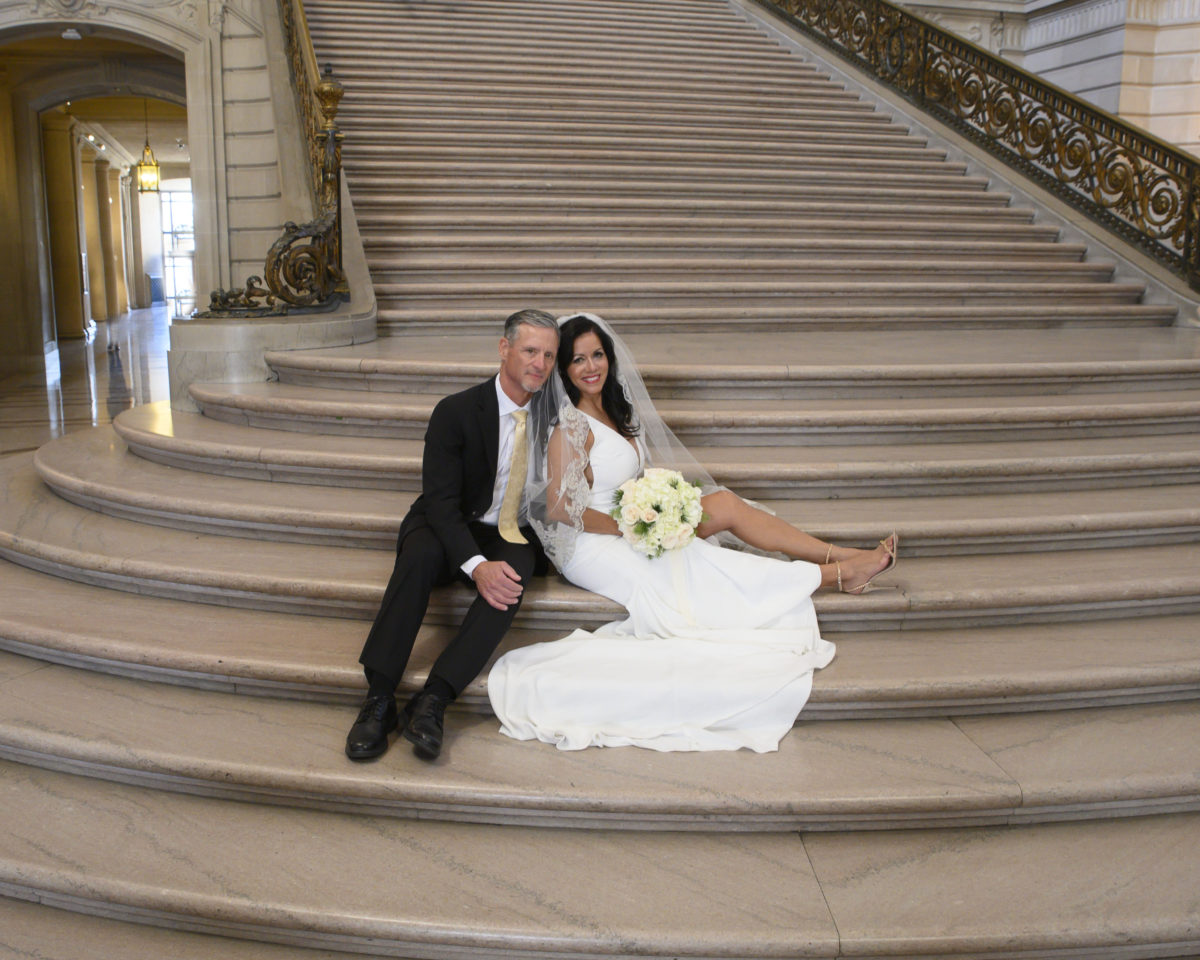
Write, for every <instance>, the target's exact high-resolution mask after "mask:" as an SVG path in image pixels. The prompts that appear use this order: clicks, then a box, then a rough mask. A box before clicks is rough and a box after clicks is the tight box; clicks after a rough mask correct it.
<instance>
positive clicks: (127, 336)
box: [0, 306, 171, 454]
mask: <svg viewBox="0 0 1200 960" xmlns="http://www.w3.org/2000/svg"><path fill="white" fill-rule="evenodd" d="M170 326H171V323H170V319H169V311H168V309H167V308H166V307H165V306H159V307H152V308H150V309H147V310H134V311H132V312H130V313H123V314H121V315H120V316H119V317H117V318H116V319H114V320H111V321H107V322H104V323H101V324H98V326H97V331H96V333H95V335H94V336H92V337H91V338H89V339H87V340H63V341H61V342H60V343H59V349H58V353H57V354H56V355H53V356H51V357H49V358H48V359H47V363H46V372H45V376H38V375H37V374H26V375H24V376H15V377H9V378H6V379H4V380H0V454H4V453H15V452H18V451H23V450H36V449H37V448H38V447H40V446H41V445H42V444H43V443H45V442H46V441H48V440H52V439H54V438H55V437H60V436H62V435H63V434H64V433H68V432H70V431H72V430H77V429H79V428H81V427H89V426H96V425H99V424H104V423H109V422H111V421H112V419H113V417H115V416H116V415H117V414H118V413H120V412H121V411H122V410H125V409H127V408H128V407H132V406H136V405H137V404H141V403H150V402H152V401H156V400H168V399H170V387H169V385H168V382H167V346H168V334H169V330H170Z"/></svg>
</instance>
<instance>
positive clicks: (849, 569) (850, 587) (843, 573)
mask: <svg viewBox="0 0 1200 960" xmlns="http://www.w3.org/2000/svg"><path fill="white" fill-rule="evenodd" d="M899 546H900V538H899V537H898V536H897V535H896V534H894V533H893V534H892V535H891V536H889V537H887V538H885V539H883V540H880V541H879V546H877V547H876V548H875V549H874V550H853V549H852V548H849V547H846V548H838V547H834V548H833V550H832V551H831V554H832V556H833V560H832V562H830V563H827V564H823V565H822V567H821V573H822V577H821V585H822V586H829V587H836V588H837V590H838V592H839V593H853V594H862V593H866V592H867V590H868V588H869V587H870V585H871V581H872V580H874V579H875V578H876V577H878V576H879V575H880V574H881V573H885V572H886V571H888V570H891V569H892V567H894V566H895V565H896V554H897V550H898V549H899ZM839 550H845V551H847V552H848V553H849V554H850V555H849V556H847V557H846V558H845V559H839V558H838V556H837V554H838V552H839Z"/></svg>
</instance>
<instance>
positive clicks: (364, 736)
mask: <svg viewBox="0 0 1200 960" xmlns="http://www.w3.org/2000/svg"><path fill="white" fill-rule="evenodd" d="M395 729H396V698H395V697H394V696H391V695H389V696H386V697H367V699H366V700H364V701H363V704H362V709H361V710H359V711H358V718H357V719H356V720H355V721H354V726H352V727H351V728H350V732H349V733H348V734H347V735H346V756H348V757H349V758H350V759H351V760H371V759H374V758H375V757H379V756H382V755H383V754H384V753H386V752H387V748H388V734H389V733H391V732H392V731H393V730H395Z"/></svg>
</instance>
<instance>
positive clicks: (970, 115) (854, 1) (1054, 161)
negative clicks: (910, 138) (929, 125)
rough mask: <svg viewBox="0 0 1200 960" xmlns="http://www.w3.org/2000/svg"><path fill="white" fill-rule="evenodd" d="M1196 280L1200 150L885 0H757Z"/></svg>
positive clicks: (1197, 285) (1199, 278)
mask: <svg viewBox="0 0 1200 960" xmlns="http://www.w3.org/2000/svg"><path fill="white" fill-rule="evenodd" d="M756 2H757V3H758V4H759V5H761V6H763V7H765V8H767V9H773V10H776V11H778V12H781V13H782V14H783V15H784V17H785V19H787V20H788V21H790V22H791V23H792V24H793V25H795V26H796V27H797V28H799V29H800V30H801V31H802V32H803V33H805V34H806V35H808V36H811V37H812V38H814V39H815V40H817V41H818V42H819V43H821V44H822V45H823V46H826V47H828V48H830V49H831V50H833V51H834V52H836V53H838V54H839V55H840V56H842V57H843V58H844V59H846V60H849V61H850V62H851V63H853V64H854V65H856V66H857V67H859V68H861V69H864V70H866V71H867V72H868V73H870V74H872V75H873V76H875V77H876V78H877V79H879V80H881V81H883V82H884V83H886V84H888V85H889V86H891V87H892V88H893V89H895V90H897V91H898V92H900V93H901V94H903V95H904V96H905V97H906V98H908V99H909V100H911V101H912V102H913V103H914V104H916V105H917V106H918V107H920V108H922V109H923V110H925V111H927V112H928V113H930V114H932V115H933V116H935V117H937V118H938V119H940V120H942V121H943V122H944V123H946V124H948V125H949V126H951V127H953V128H955V129H957V130H959V131H960V132H962V133H964V134H966V135H967V136H968V137H969V138H970V139H972V140H974V141H975V142H976V143H978V144H980V145H981V146H983V147H984V148H985V149H986V150H988V151H989V152H990V153H992V154H993V155H994V156H996V157H998V158H1000V159H1002V160H1004V161H1005V162H1006V163H1008V164H1009V165H1011V166H1013V167H1014V168H1016V169H1017V170H1019V171H1021V172H1022V173H1023V174H1025V175H1026V176H1028V177H1030V178H1031V179H1033V180H1035V181H1037V182H1039V183H1040V184H1042V186H1044V187H1046V188H1047V189H1049V190H1050V191H1051V192H1052V193H1054V194H1055V195H1056V196H1058V197H1061V198H1062V199H1063V200H1065V201H1067V202H1068V203H1070V204H1072V205H1073V206H1075V207H1076V208H1078V209H1079V210H1081V211H1083V212H1084V213H1086V214H1087V215H1088V216H1089V217H1090V218H1092V219H1093V220H1095V221H1096V222H1098V223H1100V224H1102V225H1104V226H1105V227H1107V228H1108V229H1110V230H1111V231H1112V232H1113V233H1115V234H1117V235H1118V236H1120V237H1121V238H1122V239H1124V240H1125V241H1127V242H1129V243H1131V244H1133V245H1134V246H1136V247H1138V248H1139V249H1141V250H1143V251H1145V252H1146V253H1148V254H1150V255H1151V256H1152V257H1154V258H1155V259H1156V260H1158V261H1159V262H1160V263H1162V264H1164V265H1165V266H1167V267H1168V268H1169V269H1171V270H1172V271H1174V272H1175V273H1177V274H1179V275H1180V276H1182V277H1183V278H1184V279H1185V280H1186V282H1187V283H1188V284H1189V285H1190V286H1191V287H1192V288H1193V289H1196V290H1200V160H1198V159H1197V158H1196V157H1193V156H1191V155H1189V154H1187V153H1185V152H1184V151H1182V150H1180V149H1178V148H1177V147H1173V146H1171V145H1170V144H1168V143H1165V142H1163V141H1162V140H1159V139H1158V138H1156V137H1154V136H1152V135H1151V134H1149V133H1147V132H1145V131H1144V130H1139V129H1138V128H1137V127H1134V126H1132V125H1130V124H1128V123H1125V122H1124V121H1123V120H1120V119H1118V118H1117V117H1114V116H1112V115H1111V114H1109V113H1106V112H1105V111H1104V110H1101V109H1099V108H1098V107H1094V106H1092V105H1090V104H1088V103H1085V102H1084V101H1082V100H1080V99H1079V98H1078V97H1075V96H1072V95H1071V94H1069V93H1067V92H1066V91H1065V90H1061V89H1059V88H1058V87H1056V86H1054V85H1053V84H1050V83H1047V82H1046V81H1044V80H1041V79H1039V78H1038V77H1036V76H1034V75H1033V74H1031V73H1028V72H1027V71H1025V70H1022V69H1020V68H1019V67H1016V66H1014V65H1013V64H1011V63H1008V62H1006V61H1004V60H1002V59H1000V58H999V57H996V56H993V55H992V54H990V53H988V52H987V51H986V50H984V49H982V48H981V47H978V46H976V45H975V44H973V43H970V42H969V41H967V40H963V39H962V38H961V37H957V36H954V35H953V34H950V33H947V32H946V31H944V30H941V29H939V28H938V27H936V26H934V25H933V24H932V23H929V22H928V21H925V20H922V19H921V18H920V17H917V16H914V15H913V14H911V13H909V12H908V11H906V10H902V9H901V8H899V7H897V6H895V5H893V4H891V3H889V2H887V0H756Z"/></svg>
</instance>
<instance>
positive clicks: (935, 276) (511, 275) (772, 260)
mask: <svg viewBox="0 0 1200 960" xmlns="http://www.w3.org/2000/svg"><path fill="white" fill-rule="evenodd" d="M1114 269H1115V264H1114V263H1112V262H1111V261H1103V260H1089V261H1087V262H1086V263H1064V262H1063V261H1062V260H1061V259H1060V258H1058V257H1051V258H1047V259H1044V260H1043V259H1037V260H1030V259H999V260H971V259H967V258H966V257H959V258H920V259H917V258H914V259H900V258H891V257H875V256H869V255H868V256H860V257H855V258H854V259H833V258H825V257H811V258H810V257H804V258H801V257H794V256H779V255H774V256H771V255H767V256H763V255H749V254H746V253H745V252H742V251H733V252H731V253H729V254H724V255H722V254H721V253H718V252H716V251H709V252H706V253H705V254H703V255H699V256H696V255H693V256H679V255H677V254H674V255H672V254H667V253H663V252H659V251H655V252H654V253H652V254H649V253H648V254H647V255H645V256H642V257H638V256H637V255H636V254H630V253H613V252H606V253H605V254H603V255H599V256H597V255H596V254H595V253H593V254H592V255H591V256H578V255H572V254H571V253H569V252H560V253H557V254H548V253H544V252H539V253H538V254H534V255H529V254H526V255H524V256H520V255H514V254H511V253H509V254H492V255H488V254H480V253H468V254H461V253H454V252H449V251H445V250H439V249H428V248H426V249H425V250H424V251H423V252H416V251H411V252H407V253H406V254H405V255H402V256H399V257H396V258H388V259H383V258H381V257H372V258H371V276H372V277H373V279H374V281H375V286H376V289H378V290H387V291H389V292H395V291H397V290H403V289H404V288H405V287H408V286H409V285H420V289H425V288H426V287H428V285H430V284H441V285H442V287H443V288H451V289H453V288H455V287H456V286H457V285H458V284H457V283H456V281H458V280H459V279H460V278H461V277H463V276H469V277H470V279H471V281H472V282H474V283H485V282H487V281H489V280H490V281H492V282H493V283H495V284H497V285H498V286H503V285H505V284H516V283H525V284H527V285H529V286H530V287H533V286H535V285H536V284H538V283H539V282H541V281H542V279H543V278H544V277H546V276H547V275H553V277H554V282H555V283H558V284H568V283H569V284H576V285H578V286H580V287H581V288H583V287H585V286H586V285H588V284H593V285H594V284H597V283H608V284H609V285H610V286H616V285H619V284H621V283H622V282H625V281H630V280H632V279H633V278H644V283H645V284H646V285H647V286H648V287H650V288H651V289H655V288H657V287H658V285H659V284H668V283H669V284H696V283H697V282H700V283H706V282H708V280H709V278H710V277H713V276H716V275H720V274H721V273H735V274H736V275H737V277H738V285H739V287H742V288H744V289H747V290H750V291H754V290H756V289H762V288H768V289H771V290H773V289H774V285H775V284H777V283H784V282H787V283H792V284H796V285H799V284H801V283H804V282H808V281H820V282H823V283H833V282H836V281H841V282H844V283H846V284H847V285H848V286H849V285H851V284H854V283H857V282H860V281H867V282H870V283H872V284H874V283H879V282H882V281H886V280H892V281H893V282H895V283H896V284H897V285H899V284H901V283H905V282H917V281H919V280H921V279H927V280H929V281H930V282H936V283H949V282H952V281H955V282H961V283H1037V282H1045V281H1052V282H1054V283H1056V284H1068V283H1074V284H1105V283H1107V282H1108V281H1109V280H1111V279H1112V275H1113V270H1114Z"/></svg>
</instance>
